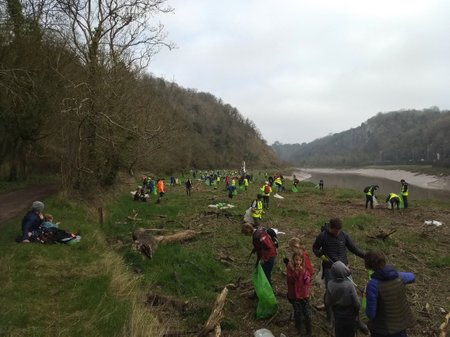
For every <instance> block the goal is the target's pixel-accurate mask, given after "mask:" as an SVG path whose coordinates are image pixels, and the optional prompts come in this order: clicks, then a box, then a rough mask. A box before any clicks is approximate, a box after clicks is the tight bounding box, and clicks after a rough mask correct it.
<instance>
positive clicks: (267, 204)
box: [263, 195, 269, 209]
mask: <svg viewBox="0 0 450 337" xmlns="http://www.w3.org/2000/svg"><path fill="white" fill-rule="evenodd" d="M263 206H264V208H266V209H267V208H269V196H268V195H263Z"/></svg>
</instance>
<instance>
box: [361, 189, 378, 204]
mask: <svg viewBox="0 0 450 337" xmlns="http://www.w3.org/2000/svg"><path fill="white" fill-rule="evenodd" d="M378 187H379V186H378V185H370V186H367V187H366V188H365V189H364V192H365V193H366V208H367V206H368V205H369V204H370V208H373V198H374V197H375V191H376V190H378Z"/></svg>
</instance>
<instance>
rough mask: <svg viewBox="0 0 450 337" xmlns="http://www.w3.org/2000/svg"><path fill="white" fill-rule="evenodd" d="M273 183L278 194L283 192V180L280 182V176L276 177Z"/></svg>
mask: <svg viewBox="0 0 450 337" xmlns="http://www.w3.org/2000/svg"><path fill="white" fill-rule="evenodd" d="M273 182H274V184H275V185H276V186H277V190H278V193H281V192H283V180H282V177H281V176H276V177H275V180H274V181H273Z"/></svg>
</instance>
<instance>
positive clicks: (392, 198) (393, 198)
mask: <svg viewBox="0 0 450 337" xmlns="http://www.w3.org/2000/svg"><path fill="white" fill-rule="evenodd" d="M386 202H389V203H390V204H391V208H392V210H394V205H397V209H400V197H399V196H398V195H397V194H395V193H389V194H388V195H387V197H386Z"/></svg>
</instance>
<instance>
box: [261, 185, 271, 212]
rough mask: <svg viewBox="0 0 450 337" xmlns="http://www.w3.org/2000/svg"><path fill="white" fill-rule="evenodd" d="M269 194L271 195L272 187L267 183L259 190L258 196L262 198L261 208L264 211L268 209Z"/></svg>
mask: <svg viewBox="0 0 450 337" xmlns="http://www.w3.org/2000/svg"><path fill="white" fill-rule="evenodd" d="M270 193H272V187H270V184H269V182H268V181H266V183H265V184H264V185H263V186H262V187H261V188H260V189H259V194H261V195H262V198H263V206H264V208H265V209H269V197H270Z"/></svg>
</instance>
